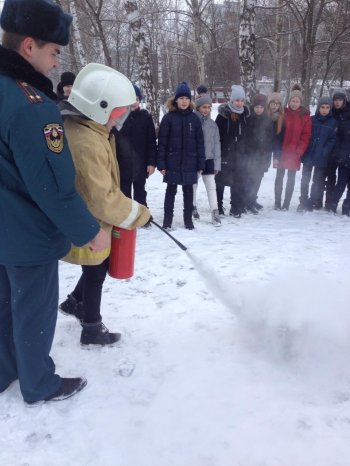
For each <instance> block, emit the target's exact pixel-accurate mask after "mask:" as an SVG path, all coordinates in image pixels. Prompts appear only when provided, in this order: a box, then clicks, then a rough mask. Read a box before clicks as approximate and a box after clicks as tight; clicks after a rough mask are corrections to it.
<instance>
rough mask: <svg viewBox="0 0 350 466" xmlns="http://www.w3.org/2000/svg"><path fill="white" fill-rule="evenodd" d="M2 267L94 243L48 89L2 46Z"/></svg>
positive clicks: (45, 80)
mask: <svg viewBox="0 0 350 466" xmlns="http://www.w3.org/2000/svg"><path fill="white" fill-rule="evenodd" d="M0 99H1V105H0V264H2V265H16V266H33V265H41V264H45V263H49V262H51V261H54V260H57V259H59V258H61V257H63V256H64V255H65V254H67V252H68V251H69V249H70V246H71V243H74V244H76V245H83V244H86V243H88V242H89V241H90V240H91V239H93V238H94V237H95V236H96V234H97V233H98V231H99V225H98V223H97V222H96V221H95V220H94V218H93V217H92V215H91V214H90V213H89V211H88V210H87V207H86V205H85V203H84V202H83V200H82V199H81V197H80V196H79V194H78V193H77V192H76V190H75V185H74V179H75V170H74V166H73V162H72V158H71V154H70V152H69V149H68V145H67V141H66V139H65V137H64V133H63V123H62V119H61V116H60V113H59V110H58V108H57V105H56V103H55V101H54V99H55V94H54V93H53V91H52V83H51V81H50V80H49V79H48V78H46V77H45V76H44V75H42V74H41V73H38V72H37V71H35V70H34V68H33V67H32V66H31V65H30V64H29V63H28V62H27V61H26V60H24V59H23V58H22V57H21V56H20V55H19V54H17V53H16V52H13V51H11V50H8V49H5V48H3V47H0Z"/></svg>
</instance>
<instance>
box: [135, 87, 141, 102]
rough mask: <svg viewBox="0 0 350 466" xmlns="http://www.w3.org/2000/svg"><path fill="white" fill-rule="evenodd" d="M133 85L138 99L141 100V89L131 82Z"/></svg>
mask: <svg viewBox="0 0 350 466" xmlns="http://www.w3.org/2000/svg"><path fill="white" fill-rule="evenodd" d="M133 86H134V89H135V94H136V97H138V98H139V101H140V102H141V100H142V99H143V97H142V94H141V89H140V88H139V87H138V86H136V84H133Z"/></svg>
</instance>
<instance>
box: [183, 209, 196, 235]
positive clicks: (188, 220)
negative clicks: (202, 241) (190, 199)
mask: <svg viewBox="0 0 350 466" xmlns="http://www.w3.org/2000/svg"><path fill="white" fill-rule="evenodd" d="M184 224H185V228H186V229H187V230H194V225H193V222H192V210H189V209H184Z"/></svg>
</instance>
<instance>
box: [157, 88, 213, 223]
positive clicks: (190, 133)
mask: <svg viewBox="0 0 350 466" xmlns="http://www.w3.org/2000/svg"><path fill="white" fill-rule="evenodd" d="M167 106H168V108H169V112H168V113H167V114H166V115H165V116H164V117H163V118H162V121H161V123H160V128H159V135H158V157H157V168H158V170H159V171H160V172H161V173H162V175H163V176H164V183H167V188H166V192H165V199H164V219H163V227H164V228H171V226H172V222H173V216H174V203H175V195H176V192H177V186H178V185H182V191H183V199H184V213H183V215H184V224H185V228H187V229H188V230H193V228H194V226H193V222H192V209H193V185H194V184H196V183H197V179H198V173H201V172H202V170H204V168H205V150H204V136H203V130H202V124H201V122H200V121H199V118H198V117H197V116H196V115H195V114H194V113H193V104H192V103H191V90H190V88H189V87H188V85H187V83H186V82H185V81H183V82H182V83H181V84H179V85H178V86H177V88H176V93H175V97H173V98H171V99H169V100H168V102H167Z"/></svg>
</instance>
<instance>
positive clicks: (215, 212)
mask: <svg viewBox="0 0 350 466" xmlns="http://www.w3.org/2000/svg"><path fill="white" fill-rule="evenodd" d="M211 223H212V224H213V225H214V226H215V227H221V220H220V215H219V210H217V209H216V210H213V211H212V213H211Z"/></svg>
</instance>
